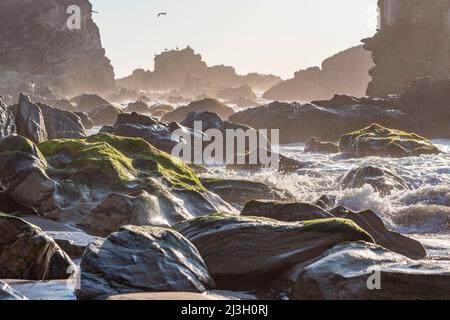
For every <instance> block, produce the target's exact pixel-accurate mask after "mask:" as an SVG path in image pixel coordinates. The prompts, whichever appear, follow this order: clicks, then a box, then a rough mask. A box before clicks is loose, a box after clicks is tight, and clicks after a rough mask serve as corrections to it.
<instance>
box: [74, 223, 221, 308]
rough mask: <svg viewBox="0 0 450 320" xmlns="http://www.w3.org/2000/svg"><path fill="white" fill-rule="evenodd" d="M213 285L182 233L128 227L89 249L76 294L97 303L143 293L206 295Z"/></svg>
mask: <svg viewBox="0 0 450 320" xmlns="http://www.w3.org/2000/svg"><path fill="white" fill-rule="evenodd" d="M213 287H214V280H213V279H212V278H211V276H210V274H209V273H208V270H207V268H206V266H205V264H204V262H203V260H202V258H201V257H200V255H199V253H198V251H197V249H196V248H195V247H194V246H193V245H192V244H191V243H190V242H189V241H187V240H186V239H185V238H184V237H183V236H181V235H180V234H179V233H178V232H176V231H173V230H171V229H166V228H157V227H133V226H127V227H123V228H121V229H120V230H119V231H118V232H116V233H113V234H111V235H110V236H109V237H108V238H107V239H106V240H103V241H100V240H99V241H96V242H93V243H92V244H91V245H90V246H89V247H88V248H87V250H86V252H85V254H84V255H83V258H82V260H81V283H80V289H79V290H78V292H77V295H78V298H80V299H94V298H99V297H106V296H111V295H118V294H126V293H139V292H164V291H183V292H204V291H206V290H208V289H211V288H213Z"/></svg>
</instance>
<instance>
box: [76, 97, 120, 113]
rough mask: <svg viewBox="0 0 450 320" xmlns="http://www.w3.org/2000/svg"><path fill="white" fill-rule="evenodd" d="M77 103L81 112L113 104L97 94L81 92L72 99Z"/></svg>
mask: <svg viewBox="0 0 450 320" xmlns="http://www.w3.org/2000/svg"><path fill="white" fill-rule="evenodd" d="M71 101H72V102H73V103H75V104H76V105H77V108H78V110H77V111H79V112H86V113H89V112H91V111H93V110H95V109H97V108H99V107H105V106H109V105H111V103H109V102H108V101H106V100H105V99H103V98H102V97H100V96H99V95H96V94H81V95H79V96H76V97H75V98H73V99H72V100H71Z"/></svg>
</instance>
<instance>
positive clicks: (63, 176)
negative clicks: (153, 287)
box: [39, 133, 235, 235]
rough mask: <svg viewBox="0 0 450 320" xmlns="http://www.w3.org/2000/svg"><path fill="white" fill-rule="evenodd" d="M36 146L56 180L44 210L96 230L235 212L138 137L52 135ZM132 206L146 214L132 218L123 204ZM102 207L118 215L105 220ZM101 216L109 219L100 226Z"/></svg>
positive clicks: (177, 162) (183, 167) (183, 168)
mask: <svg viewBox="0 0 450 320" xmlns="http://www.w3.org/2000/svg"><path fill="white" fill-rule="evenodd" d="M39 148H40V150H41V151H42V153H43V155H44V156H45V158H46V159H47V161H48V163H49V165H50V166H51V170H49V175H50V176H51V178H52V179H53V180H55V181H57V190H56V195H55V198H56V199H57V200H58V208H57V210H54V211H52V212H51V213H50V214H49V216H51V217H52V218H59V219H62V220H64V221H72V222H75V223H80V226H81V227H86V228H87V231H92V230H99V231H100V234H99V235H104V233H105V232H110V231H114V230H116V229H117V228H119V227H120V226H121V225H122V223H134V222H136V221H139V223H144V222H145V223H146V224H161V223H164V224H169V225H171V224H173V223H176V222H179V221H183V220H185V219H187V218H191V217H193V216H200V215H205V214H210V213H215V212H219V211H226V212H235V209H233V208H232V207H231V206H230V205H229V204H227V203H225V202H224V201H223V200H222V199H220V198H219V197H218V196H217V195H215V194H213V193H211V192H209V191H207V190H206V189H205V188H204V187H203V185H202V184H201V182H200V181H199V179H198V178H197V176H196V175H195V174H194V172H193V171H192V170H191V169H190V168H188V167H187V166H186V165H185V164H184V163H182V162H181V161H180V160H177V159H175V158H173V157H171V156H170V155H168V154H167V153H165V152H162V151H160V150H158V149H156V148H155V147H153V146H152V145H150V144H149V143H147V142H145V141H144V140H142V139H138V138H126V137H118V136H114V135H110V134H104V133H101V134H97V135H93V136H90V137H88V138H85V139H61V140H52V141H48V142H45V143H43V144H40V145H39ZM143 191H145V192H146V193H147V194H148V195H146V194H145V193H141V192H143ZM114 194H116V195H114ZM134 198H136V201H137V203H135V200H133V199H134ZM129 201H131V202H132V203H134V204H131V206H130V203H129ZM139 203H141V204H139ZM116 206H117V207H116ZM134 206H136V207H135V208H136V210H137V211H136V212H138V214H137V216H138V217H145V219H144V218H139V220H136V218H135V217H136V215H135V211H133V210H128V209H129V208H134ZM112 208H115V209H114V210H113V209H112ZM142 210H143V211H142ZM102 213H104V214H105V215H106V216H108V215H111V216H114V217H115V216H116V215H118V217H117V219H116V218H111V219H109V220H108V218H106V217H102ZM86 216H89V218H86V219H87V220H83V219H84V218H85V217H86ZM105 220H107V221H108V224H105V225H104V226H102V225H103V224H104V222H105ZM95 221H97V222H96V223H95ZM95 224H97V226H98V228H95ZM93 225H94V226H93ZM94 235H97V234H96V233H94Z"/></svg>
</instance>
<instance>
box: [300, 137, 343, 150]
mask: <svg viewBox="0 0 450 320" xmlns="http://www.w3.org/2000/svg"><path fill="white" fill-rule="evenodd" d="M304 152H305V153H321V152H323V153H339V146H338V145H337V144H335V143H332V142H322V141H319V140H318V139H317V138H316V137H312V138H310V139H309V140H308V141H307V142H306V146H305V149H304Z"/></svg>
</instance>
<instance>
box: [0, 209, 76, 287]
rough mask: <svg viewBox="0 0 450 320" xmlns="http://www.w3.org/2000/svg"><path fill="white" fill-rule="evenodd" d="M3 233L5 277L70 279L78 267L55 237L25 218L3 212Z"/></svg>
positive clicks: (0, 247)
mask: <svg viewBox="0 0 450 320" xmlns="http://www.w3.org/2000/svg"><path fill="white" fill-rule="evenodd" d="M0 234H1V237H0V278H2V279H27V280H50V279H66V278H68V277H69V276H70V273H67V271H68V268H69V267H72V268H74V267H75V265H74V264H73V262H72V261H71V260H70V258H69V257H68V256H67V255H66V254H65V253H64V252H63V251H62V250H61V249H60V248H59V246H58V245H57V244H56V243H55V241H54V240H53V239H51V238H50V237H49V236H47V235H46V234H45V233H44V232H42V230H40V229H39V228H38V227H35V226H33V225H32V224H29V223H27V222H25V221H23V220H21V219H18V218H14V217H10V216H7V215H5V214H3V213H1V212H0ZM72 270H75V269H72Z"/></svg>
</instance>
